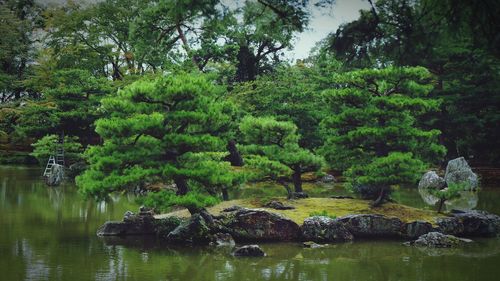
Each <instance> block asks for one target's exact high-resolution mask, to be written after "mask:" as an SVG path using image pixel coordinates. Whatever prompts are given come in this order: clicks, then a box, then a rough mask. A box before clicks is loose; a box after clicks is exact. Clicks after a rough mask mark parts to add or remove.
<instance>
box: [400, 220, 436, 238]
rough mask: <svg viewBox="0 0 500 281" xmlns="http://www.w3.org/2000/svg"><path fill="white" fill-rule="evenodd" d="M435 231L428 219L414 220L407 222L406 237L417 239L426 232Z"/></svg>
mask: <svg viewBox="0 0 500 281" xmlns="http://www.w3.org/2000/svg"><path fill="white" fill-rule="evenodd" d="M432 231H434V228H433V227H432V224H430V223H429V222H426V221H414V222H410V223H407V224H405V237H406V238H410V239H416V238H418V237H420V236H422V235H424V234H427V233H429V232H432Z"/></svg>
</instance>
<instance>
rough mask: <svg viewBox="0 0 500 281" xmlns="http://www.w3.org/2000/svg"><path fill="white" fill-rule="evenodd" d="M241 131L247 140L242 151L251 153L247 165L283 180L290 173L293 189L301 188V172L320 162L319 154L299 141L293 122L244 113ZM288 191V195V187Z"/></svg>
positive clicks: (313, 167) (321, 163) (317, 168)
mask: <svg viewBox="0 0 500 281" xmlns="http://www.w3.org/2000/svg"><path fill="white" fill-rule="evenodd" d="M240 131H241V133H242V136H243V141H244V143H245V144H246V145H244V146H243V148H242V151H243V152H244V153H245V154H247V155H254V156H253V158H250V159H249V160H247V161H246V162H247V163H248V165H249V166H252V165H253V166H256V167H258V168H259V169H260V170H266V171H268V172H267V173H268V174H271V175H273V177H274V179H276V180H278V181H280V182H282V183H283V184H285V181H286V176H287V175H290V174H291V176H292V178H291V182H293V185H294V190H295V193H302V192H303V190H302V179H301V176H302V174H303V173H305V172H312V171H318V170H319V169H321V167H322V165H323V161H324V160H323V158H322V157H320V156H317V155H315V154H313V153H312V152H311V151H309V150H307V149H304V148H301V147H300V146H299V145H298V141H299V135H298V134H297V126H295V124H293V123H292V122H285V121H277V120H275V119H274V118H271V117H261V118H256V117H246V118H244V119H243V120H242V122H241V124H240ZM255 156H258V157H257V158H256V157H255ZM264 174H266V173H264ZM285 187H287V185H285ZM287 191H288V193H289V196H291V194H290V193H291V192H290V190H289V189H288V188H287Z"/></svg>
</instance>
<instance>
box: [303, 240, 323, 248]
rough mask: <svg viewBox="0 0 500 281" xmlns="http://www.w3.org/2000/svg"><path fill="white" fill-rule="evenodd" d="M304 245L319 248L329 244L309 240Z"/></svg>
mask: <svg viewBox="0 0 500 281" xmlns="http://www.w3.org/2000/svg"><path fill="white" fill-rule="evenodd" d="M302 246H304V248H311V249H317V248H324V247H326V246H328V244H316V243H314V242H312V241H307V242H304V243H302Z"/></svg>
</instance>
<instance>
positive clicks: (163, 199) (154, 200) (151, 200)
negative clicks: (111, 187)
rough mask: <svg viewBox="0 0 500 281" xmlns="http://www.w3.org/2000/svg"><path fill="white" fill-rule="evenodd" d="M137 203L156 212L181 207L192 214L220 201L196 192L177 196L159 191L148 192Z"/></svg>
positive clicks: (170, 192)
mask: <svg viewBox="0 0 500 281" xmlns="http://www.w3.org/2000/svg"><path fill="white" fill-rule="evenodd" d="M138 201H139V203H141V204H144V205H145V206H147V207H150V208H154V209H155V211H157V212H168V211H170V209H171V207H173V206H181V207H185V208H187V209H188V210H189V212H190V213H191V214H193V213H197V212H199V211H200V210H201V209H203V208H205V207H210V206H213V205H215V204H217V203H219V202H220V199H219V198H217V197H214V196H210V195H204V194H201V193H198V192H196V191H191V192H188V193H187V194H186V195H181V196H179V195H177V194H175V192H173V191H170V190H161V191H159V192H150V193H148V194H147V195H146V196H145V197H141V198H139V199H138Z"/></svg>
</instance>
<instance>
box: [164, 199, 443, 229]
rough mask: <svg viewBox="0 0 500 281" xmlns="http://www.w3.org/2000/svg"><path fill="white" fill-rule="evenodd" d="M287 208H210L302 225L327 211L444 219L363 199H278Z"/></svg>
mask: <svg viewBox="0 0 500 281" xmlns="http://www.w3.org/2000/svg"><path fill="white" fill-rule="evenodd" d="M275 199H277V200H279V201H281V202H283V203H284V204H286V205H290V206H293V207H295V209H292V210H275V209H270V208H265V207H263V206H262V202H261V201H260V200H255V199H250V198H248V199H238V200H230V201H224V202H221V203H220V204H218V205H216V206H213V207H210V208H208V210H209V212H210V213H212V214H214V215H219V214H220V213H221V211H222V210H223V209H225V208H228V207H231V206H234V205H237V206H241V207H246V208H262V209H265V210H267V211H270V212H275V213H279V214H281V215H283V216H285V217H288V218H290V219H291V220H293V221H294V222H296V223H297V224H299V225H300V224H302V223H303V221H304V219H306V218H307V217H310V216H311V214H313V213H318V212H326V213H327V214H328V215H329V216H335V217H342V216H346V215H350V214H380V215H384V216H388V217H397V218H399V219H400V220H402V221H404V222H410V221H415V220H421V221H428V222H430V223H432V224H435V223H436V218H437V217H440V216H442V215H441V214H438V213H436V212H434V211H430V210H422V209H417V208H412V207H408V206H405V205H401V204H395V203H386V204H383V205H382V206H380V207H377V208H372V207H371V206H370V201H367V200H361V199H333V198H307V199H300V200H286V199H285V198H275ZM165 216H179V217H189V213H188V211H187V210H178V211H175V212H171V213H168V214H164V215H160V216H159V217H165Z"/></svg>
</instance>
